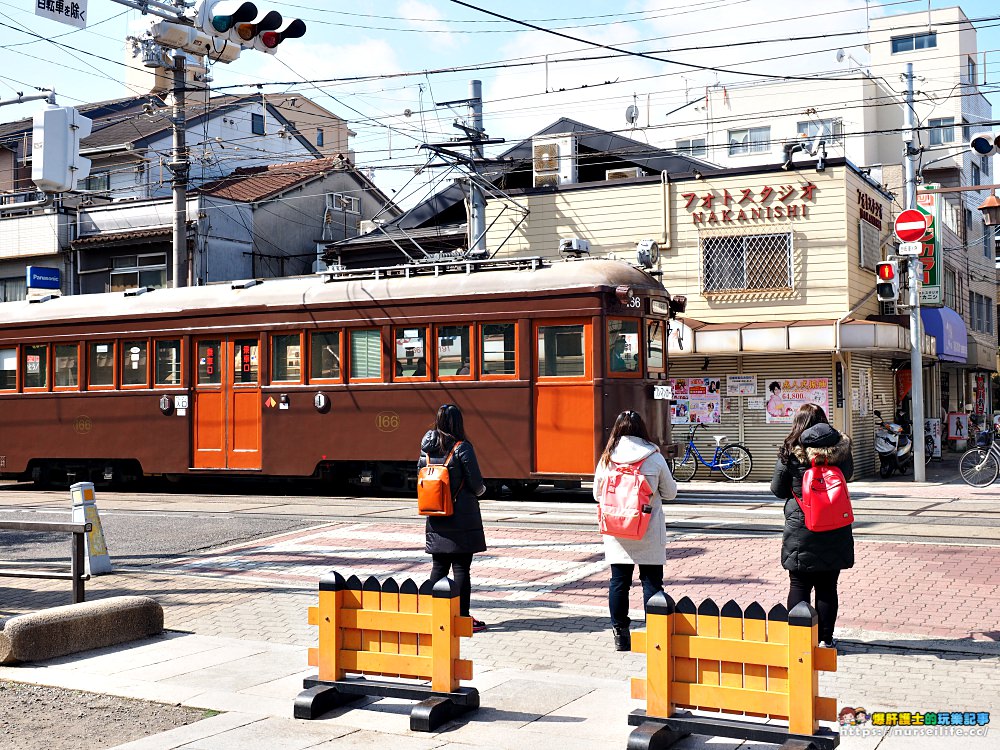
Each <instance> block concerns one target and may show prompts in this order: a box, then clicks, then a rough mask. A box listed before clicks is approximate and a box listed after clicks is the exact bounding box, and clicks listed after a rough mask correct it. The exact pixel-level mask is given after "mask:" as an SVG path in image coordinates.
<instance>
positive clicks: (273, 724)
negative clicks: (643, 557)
mask: <svg viewBox="0 0 1000 750" xmlns="http://www.w3.org/2000/svg"><path fill="white" fill-rule="evenodd" d="M601 635H602V636H604V635H605V634H604V633H602V634H601ZM488 638H490V634H489V633H488V632H487V633H485V634H480V635H476V636H474V640H476V639H480V640H486V639H488ZM588 640H589V639H588ZM601 641H602V646H603V648H604V649H605V651H606V658H607V661H608V663H609V667H611V670H610V671H615V672H616V671H619V669H618V668H620V666H621V663H622V662H623V661H627V662H630V663H632V664H634V667H635V669H634V670H632V673H633V674H636V675H641V674H642V667H641V658H642V657H640V656H638V655H634V654H616V653H615V652H613V651H611V650H610V645H609V644H608V643H606V642H605V641H607V639H606V638H603V637H602V638H601ZM525 645H528V644H525ZM592 645H595V644H592V643H587V644H586V646H592ZM560 647H561V644H560ZM900 654H902V652H901V651H900V652H898V653H896V654H891V655H887V653H886V652H885V651H884V650H881V651H880V650H879V649H878V648H877V647H875V646H869V647H866V646H864V645H862V644H857V645H854V646H851V647H849V648H848V650H847V653H846V654H843V655H841V657H840V671H839V672H838V673H836V674H830V675H827V674H822V675H821V680H820V693H821V694H823V695H839V696H840V703H841V705H864V706H865V707H866V708H867V710H868V711H869V712H870V713H871V712H874V711H879V710H883V711H884V710H912V711H921V712H923V711H928V710H935V711H936V710H948V709H951V708H955V709H956V710H958V707H959V705H960V704H966V706H968V705H971V704H969V703H968V701H970V700H977V701H978V703H977V704H976V708H975V710H977V711H991V712H992V713H993V715H996V713H995V712H997V711H998V710H1000V698H998V696H1000V692H998V691H997V689H996V686H995V685H994V686H987V685H982V687H977V689H976V691H977V692H979V693H980V697H979V698H974V697H973V695H972V692H973V691H971V690H969V689H968V687H969V686H970V683H972V682H976V681H977V678H978V677H979V676H983V675H978V674H977V673H979V672H985V670H987V669H989V670H992V671H994V672H996V671H997V669H996V663H995V658H992V659H991V657H988V656H986V657H985V658H982V659H980V657H976V656H975V655H973V654H962V655H959V654H957V653H955V654H951V657H953V658H952V659H951V660H950V661H949V660H948V658H947V657H945V658H944V659H942V654H940V653H939V654H933V653H932V652H928V653H925V654H922V655H918V654H917V653H916V652H914V653H911V654H910V655H909V656H901V655H900ZM969 660H971V662H970V661H969ZM970 664H974V665H976V666H975V667H974V668H972V669H970ZM313 673H314V670H313V669H312V668H310V667H307V665H306V661H305V650H304V649H302V648H299V647H295V646H287V645H282V644H275V643H268V642H263V641H248V640H234V639H227V638H214V637H205V636H199V635H195V634H183V633H176V632H168V633H166V634H165V635H164V636H162V637H160V638H154V639H149V640H146V641H140V642H137V643H135V644H132V645H130V646H126V647H117V648H110V649H102V650H99V651H93V652H89V653H86V654H80V655H77V656H74V657H64V658H62V659H56V660H51V661H49V662H46V663H43V664H36V665H25V666H20V667H7V668H2V669H0V679H13V680H20V681H25V682H37V683H40V684H47V685H56V686H59V687H65V688H72V689H79V690H88V691H93V692H100V693H107V694H111V695H119V696H123V697H130V698H138V699H143V700H151V701H158V702H164V703H179V704H183V705H185V706H190V707H196V708H201V709H210V710H214V711H219V712H222V713H220V714H219V715H217V716H213V717H211V718H208V719H204V720H201V721H199V722H196V723H194V724H190V725H186V726H183V727H179V728H177V729H174V730H171V731H168V732H164V733H162V734H158V735H155V736H152V737H147V738H144V739H141V740H137V741H134V742H129V743H127V744H125V745H121V746H119V747H120V748H122V749H123V750H172V749H173V748H184V749H185V750H230V748H232V749H233V750H236V749H240V750H242V749H243V748H247V747H251V746H256V747H261V748H267V750H299V749H304V748H330V749H331V750H333V749H338V750H349V749H353V748H375V747H392V748H394V750H411V749H412V750H424V749H427V750H430V749H431V748H441V749H442V750H444V749H448V750H459V749H460V748H485V749H489V750H532V749H534V748H540V749H544V750H551V748H552V747H558V746H568V747H572V748H574V749H575V750H590V749H591V748H593V750H598V749H601V750H605V749H606V748H625V747H626V745H627V742H628V734H629V731H630V728H629V727H628V726H627V723H626V721H627V718H626V717H627V715H628V713H629V711H630V710H632V709H633V708H637V707H641V704H639V703H637V702H634V701H632V700H630V699H629V697H628V683H627V681H625V680H622V679H608V678H600V677H593V676H589V677H588V676H581V675H578V674H572V673H565V672H544V671H535V670H526V669H509V668H507V669H505V668H499V669H486V670H482V669H477V674H476V676H475V678H474V680H473V681H472V683H471V684H472V685H474V686H475V687H477V688H478V689H479V691H480V693H481V695H482V706H483V707H482V708H481V709H480V710H479V711H477V712H475V713H473V714H470V715H467V716H465V717H463V718H462V719H461V720H458V721H454V722H450V723H448V724H446V725H445V726H443V727H442V728H441V729H440V730H439V731H438V732H435V733H432V734H424V733H414V732H410V731H409V706H410V705H411V704H410V703H409V702H407V701H396V700H389V699H384V700H378V701H373V700H365V701H363V702H360V703H359V704H355V706H352V707H347V708H342V709H337V710H335V711H333V712H331V713H329V714H327V715H326V716H324V717H322V718H321V719H319V720H316V721H301V720H295V719H292V718H291V713H292V704H293V701H294V698H295V696H296V694H297V693H298V691H299V690H300V689H301V681H302V678H303V677H305V676H308V675H310V674H313ZM904 675H906V676H908V677H909V679H910V680H913V681H915V682H919V681H924V680H927V679H933V680H934V682H935V683H937V688H938V689H939V690H940V691H941V692H940V695H941V697H940V698H939V699H937V700H933V701H931V702H930V703H927V702H926V700H927V699H924V700H923V701H922V702H918V703H907V702H906V701H907V700H908V698H907V697H906V696H905V695H904V694H905V693H906V692H907V691H906V690H905V689H904V690H903V691H902V693H901V694H900V696H899V698H898V699H892V698H891V697H888V694H887V693H886V688H889V689H890V690H891V689H892V685H891V684H888V685H875V684H868V686H867V687H866V686H865V684H866V683H881V682H883V681H884V682H886V683H897V686H898V681H899V680H900V679H903V678H904ZM845 678H846V679H845ZM963 684H964V685H966V686H967V687H966V691H967V692H968V693H969V694H968V695H966V696H963V697H956V696H957V693H961V692H963V691H962V688H961V685H963ZM955 691H957V693H956V692H955ZM880 693H881V694H882V695H883V699H882V700H880V698H879V697H878V696H879V694H880ZM949 694H950V696H951V697H950V698H945V696H948V695H949ZM886 698H888V700H890V701H892V703H886V702H884V700H885V699H886ZM963 698H964V700H963ZM897 700H901V701H903V702H901V703H898V704H897ZM912 700H916V701H921V699H919V698H914V699H912ZM862 729H864V730H865V731H873V730H874V729H876V728H872V727H870V726H869V727H866V728H861V727H858V728H855V729H854V731H859V732H860V731H862ZM902 731H903V730H902V729H901V728H897V729H895V730H892V731H890V732H889V733H888V735H887V736H870V737H866V738H863V737H845V738H844V739H843V746H844V747H850V748H879V749H880V750H883V749H884V750H895V749H899V748H907V749H916V750H920V749H921V748H925V747H926V748H932V747H933V748H952V747H954V748H958V747H963V748H965V749H966V750H977V749H978V748H980V747H981V748H983V750H986V748H992V747H996V744H995V743H996V741H997V738H996V737H995V736H994V737H990V736H987V737H982V738H980V737H976V738H969V737H966V738H958V737H924V738H919V737H912V736H904V735H903V734H902ZM706 745H708V746H711V747H713V748H716V747H718V748H736V747H773V746H771V745H766V744H762V743H754V742H746V743H740V742H738V741H734V740H725V739H721V738H714V739H709V738H704V737H689V738H687V739H685V740H684V741H683V742H682V743H680V744H679V745H677V747H678V748H681V749H682V750H687V749H689V748H697V747H703V746H706Z"/></svg>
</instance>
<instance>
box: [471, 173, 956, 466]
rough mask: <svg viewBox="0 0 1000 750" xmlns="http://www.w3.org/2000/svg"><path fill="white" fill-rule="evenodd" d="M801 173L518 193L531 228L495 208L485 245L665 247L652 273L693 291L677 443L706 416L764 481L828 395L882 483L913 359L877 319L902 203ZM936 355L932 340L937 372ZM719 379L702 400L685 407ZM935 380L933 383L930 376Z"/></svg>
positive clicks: (856, 183)
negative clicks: (879, 425) (879, 423)
mask: <svg viewBox="0 0 1000 750" xmlns="http://www.w3.org/2000/svg"><path fill="white" fill-rule="evenodd" d="M797 166H798V168H797V169H793V170H789V171H785V170H782V169H781V168H780V167H779V166H777V165H772V166H769V167H751V168H747V169H731V170H723V171H720V172H706V173H705V174H703V175H702V174H700V173H693V174H684V175H679V176H670V175H667V174H663V175H660V176H656V177H640V178H636V179H631V180H627V181H623V182H621V183H615V182H595V183H589V184H579V185H565V186H562V187H560V188H559V189H557V190H547V191H544V192H543V191H536V190H529V191H524V193H523V194H520V193H515V194H514V196H513V197H515V198H516V199H517V200H519V201H521V202H523V203H525V204H526V205H527V206H528V208H529V210H530V213H529V215H528V217H527V219H526V220H525V221H523V222H522V223H521V225H520V226H519V227H517V228H516V229H515V228H514V221H513V220H508V216H507V214H508V213H510V212H506V213H502V204H501V203H500V202H491V203H489V204H488V206H487V214H488V216H487V224H488V225H489V224H490V222H492V221H493V219H494V218H497V220H496V223H495V224H493V226H492V228H491V229H490V233H489V234H488V236H487V243H488V246H489V247H491V248H496V247H498V246H499V245H500V242H501V240H502V239H503V238H504V237H506V236H507V234H508V233H510V232H511V231H512V230H513V235H512V236H511V238H510V239H509V240H508V241H507V243H506V244H505V245H504V246H503V247H502V248H501V249H500V250H499V253H498V254H499V256H500V257H503V256H504V255H506V254H509V255H542V256H548V257H559V256H560V254H561V253H560V249H559V247H560V240H567V239H572V238H577V239H583V240H586V241H587V242H589V253H590V255H591V256H605V255H611V256H614V257H617V258H621V259H626V260H629V261H633V262H634V261H635V260H636V248H637V245H638V244H639V243H642V242H643V241H644V240H652V241H654V242H655V243H656V245H657V247H658V249H659V259H658V261H657V262H656V264H655V268H654V269H653V270H654V271H658V272H660V273H662V279H663V283H664V284H665V286H666V287H667V289H668V290H669V291H670V293H671V294H672V295H675V296H676V295H684V296H686V297H687V311H686V312H685V314H684V315H683V316H682V318H681V319H679V320H678V324H677V325H675V326H674V327H673V328H672V330H671V331H670V336H669V345H668V346H669V351H670V356H671V370H670V371H671V377H672V378H674V379H675V380H678V381H680V380H683V381H684V382H683V383H677V384H675V385H678V386H680V389H675V396H676V399H677V400H676V401H675V403H674V406H673V407H671V408H673V410H674V415H673V418H672V421H673V422H674V430H675V433H674V438H675V440H679V441H683V440H684V439H685V437H686V434H687V429H688V428H689V426H691V425H693V424H694V423H693V422H691V421H690V420H691V419H697V420H698V421H702V422H706V423H707V424H706V425H705V426H706V427H708V428H709V429H708V430H707V432H703V433H702V434H701V435H700V436H699V437H698V444H699V445H700V446H702V447H703V449H704V447H705V446H706V445H711V444H713V441H712V440H711V437H710V436H711V435H713V434H723V433H724V434H726V435H728V436H729V440H730V441H739V442H741V443H743V444H744V445H746V446H747V447H748V448H749V449H750V450H751V452H752V453H753V455H754V457H755V461H754V472H753V475H752V476H753V478H755V479H766V478H767V477H768V476H769V475H770V472H771V470H772V469H773V466H774V457H775V454H776V452H777V448H778V444H779V443H780V442H781V440H783V439H784V437H785V435H786V434H787V432H788V427H789V422H790V412H789V410H790V409H794V408H797V405H798V404H799V403H802V401H803V400H808V401H814V402H817V403H820V404H821V405H823V406H824V408H826V409H827V411H828V412H829V415H830V419H831V421H832V422H833V423H834V424H835V425H836V426H837V427H838V428H839V429H841V430H843V431H845V432H846V433H848V434H850V435H851V436H852V438H853V439H854V442H855V460H856V462H857V465H858V470H859V474H871V473H872V472H873V471H874V470H875V468H876V455H875V451H874V446H873V435H874V416H873V413H872V412H873V411H874V410H876V409H878V410H880V411H882V412H883V413H885V414H887V415H889V414H891V413H892V412H893V410H894V407H895V390H894V370H895V369H898V368H899V366H900V364H901V363H904V362H908V361H909V359H908V357H909V332H908V331H907V329H906V328H905V327H903V326H901V325H898V324H897V323H895V322H882V321H871V320H867V318H868V316H875V315H878V313H879V307H878V302H877V301H876V300H875V297H874V289H875V273H874V269H875V264H876V263H877V262H878V261H879V260H880V259H881V257H882V247H881V246H882V245H883V244H884V243H886V242H887V241H888V239H889V236H890V233H891V224H890V223H889V221H888V216H889V206H890V197H889V196H888V195H887V194H886V193H884V192H883V191H882V189H881V188H880V186H878V185H877V184H875V183H873V182H872V181H871V180H870V179H868V178H867V177H866V176H865V175H863V174H862V173H861V172H860V171H859V170H857V169H856V168H854V167H852V166H851V165H850V164H849V163H848V162H846V161H845V160H844V159H837V160H831V161H828V162H827V163H826V165H825V166H824V168H823V169H822V171H819V170H817V168H816V167H817V165H816V164H815V163H814V162H806V163H802V164H799V165H797ZM578 244H579V243H578ZM581 262H584V261H581ZM934 347H935V341H934V339H933V338H931V337H929V336H925V337H924V347H923V349H924V355H925V357H926V358H927V361H928V362H932V361H934ZM706 382H707V383H708V384H709V385H710V386H711V387H709V388H707V390H708V391H710V395H706V397H705V398H703V399H701V400H700V402H698V403H696V401H698V399H695V397H694V396H692V397H691V399H690V400H687V399H684V398H682V397H681V396H682V395H683V394H684V393H685V392H690V391H691V388H692V387H694V384H696V383H697V385H698V387H700V386H702V385H705V383H706ZM713 384H714V385H713ZM775 384H777V388H775ZM926 385H927V387H928V389H933V388H935V385H936V384H935V383H934V378H933V376H932V375H928V377H927V382H926ZM678 391H680V392H678ZM776 394H777V395H776ZM709 402H711V403H709ZM681 404H684V406H683V407H681V406H680V405H681ZM706 404H708V406H707V407H706ZM664 408H668V407H666V406H665V407H664ZM702 409H707V411H700V410H702ZM695 414H697V415H698V416H695ZM706 440H707V443H706ZM707 455H708V457H710V455H711V450H710V449H709V451H708V454H707ZM701 471H702V473H703V474H704V473H706V472H707V469H705V468H704V467H702V468H701Z"/></svg>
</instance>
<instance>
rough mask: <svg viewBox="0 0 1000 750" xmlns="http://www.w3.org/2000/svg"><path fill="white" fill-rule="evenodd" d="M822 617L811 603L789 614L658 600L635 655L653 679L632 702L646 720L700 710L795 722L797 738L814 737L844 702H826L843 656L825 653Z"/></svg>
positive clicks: (641, 682) (779, 609) (635, 691)
mask: <svg viewBox="0 0 1000 750" xmlns="http://www.w3.org/2000/svg"><path fill="white" fill-rule="evenodd" d="M818 642H819V638H818V632H817V625H816V613H815V611H814V610H813V609H812V608H811V607H809V606H808V605H807V604H805V603H802V604H799V605H797V606H796V607H794V608H793V609H792V611H791V612H790V613H789V612H787V611H786V609H785V608H784V607H783V606H781V605H777V606H775V607H773V608H772V609H771V611H770V612H768V613H766V614H765V612H764V608H763V607H761V605H760V604H758V603H757V602H754V603H753V604H751V605H750V606H749V607H747V608H746V611H743V610H741V609H740V607H739V605H738V604H736V602H734V601H730V602H728V603H727V604H726V605H725V606H723V608H722V611H721V613H720V611H719V608H718V606H717V605H716V604H715V602H713V601H712V600H711V599H706V600H705V601H703V602H702V603H701V605H700V606H698V607H695V605H694V603H693V602H692V601H691V600H690V599H688V598H687V597H684V598H683V599H681V600H680V601H678V602H677V604H676V605H675V604H674V603H673V601H672V600H671V599H670V597H669V596H667V595H666V594H664V593H662V592H661V593H659V594H656V595H655V596H654V597H653V598H651V599H650V601H649V603H648V604H647V609H646V630H644V631H636V632H635V633H633V635H632V650H633V651H636V652H639V653H645V654H646V678H645V679H642V678H638V677H633V678H632V697H633V698H636V699H638V700H645V701H646V712H645V713H646V716H648V717H657V718H663V719H667V718H670V716H671V715H672V714H673V713H674V711H675V709H677V708H697V709H699V710H700V711H719V712H725V713H727V714H739V715H746V716H767V717H771V718H775V719H784V720H787V721H788V732H789V733H790V734H798V735H811V734H815V733H816V732H817V731H818V730H819V721H820V720H823V721H836V719H837V701H836V700H835V699H833V698H824V697H821V696H820V695H819V694H818V693H819V672H820V671H825V672H835V671H836V670H837V652H836V650H834V649H832V648H819V646H818Z"/></svg>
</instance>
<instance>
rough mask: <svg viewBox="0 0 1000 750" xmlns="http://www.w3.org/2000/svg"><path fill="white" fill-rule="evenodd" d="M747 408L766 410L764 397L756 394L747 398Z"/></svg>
mask: <svg viewBox="0 0 1000 750" xmlns="http://www.w3.org/2000/svg"><path fill="white" fill-rule="evenodd" d="M747 408H748V409H752V410H753V411H764V397H763V396H754V397H753V398H748V399H747Z"/></svg>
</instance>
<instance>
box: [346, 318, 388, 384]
mask: <svg viewBox="0 0 1000 750" xmlns="http://www.w3.org/2000/svg"><path fill="white" fill-rule="evenodd" d="M351 378H352V379H357V380H365V379H369V380H372V379H374V380H380V379H381V378H382V336H381V332H380V331H379V329H378V328H363V329H358V330H353V331H351Z"/></svg>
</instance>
